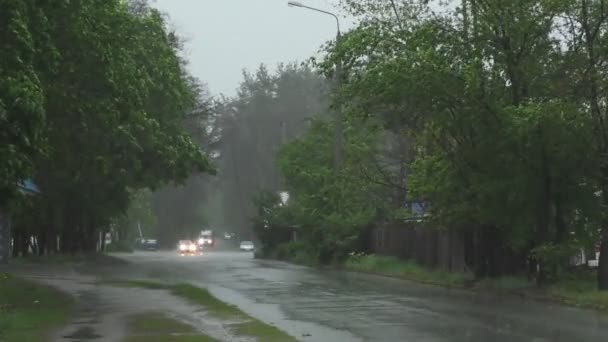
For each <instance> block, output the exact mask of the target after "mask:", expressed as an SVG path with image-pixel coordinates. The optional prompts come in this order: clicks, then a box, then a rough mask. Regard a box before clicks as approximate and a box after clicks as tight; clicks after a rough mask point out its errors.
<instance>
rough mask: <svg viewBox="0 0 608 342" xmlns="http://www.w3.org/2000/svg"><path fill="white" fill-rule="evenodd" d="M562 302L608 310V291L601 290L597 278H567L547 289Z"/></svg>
mask: <svg viewBox="0 0 608 342" xmlns="http://www.w3.org/2000/svg"><path fill="white" fill-rule="evenodd" d="M547 292H548V293H549V294H550V295H551V296H553V297H555V298H557V299H559V300H560V301H561V302H563V303H565V304H568V305H573V306H580V307H586V308H592V309H596V310H602V311H608V292H606V291H599V290H598V289H597V283H596V281H595V279H593V280H591V279H567V280H563V281H560V282H558V283H556V284H554V285H552V286H550V287H549V288H548V289H547Z"/></svg>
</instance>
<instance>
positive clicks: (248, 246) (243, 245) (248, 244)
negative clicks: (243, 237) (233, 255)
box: [239, 241, 255, 252]
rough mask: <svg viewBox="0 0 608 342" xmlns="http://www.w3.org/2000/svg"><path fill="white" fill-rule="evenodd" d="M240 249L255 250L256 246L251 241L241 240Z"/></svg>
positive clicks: (245, 250)
mask: <svg viewBox="0 0 608 342" xmlns="http://www.w3.org/2000/svg"><path fill="white" fill-rule="evenodd" d="M239 249H240V250H241V251H243V252H253V251H254V250H255V246H254V245H253V242H251V241H241V245H240V246H239Z"/></svg>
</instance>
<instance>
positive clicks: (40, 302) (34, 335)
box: [0, 273, 74, 342]
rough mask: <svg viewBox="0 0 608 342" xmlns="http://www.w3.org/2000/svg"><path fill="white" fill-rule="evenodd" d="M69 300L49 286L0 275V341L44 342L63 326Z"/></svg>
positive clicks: (65, 320) (69, 298)
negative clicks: (53, 331)
mask: <svg viewBox="0 0 608 342" xmlns="http://www.w3.org/2000/svg"><path fill="white" fill-rule="evenodd" d="M73 304H74V301H73V299H72V298H71V297H70V296H68V295H66V294H63V293H61V292H59V291H57V290H55V289H52V288H50V287H46V286H42V285H38V284H36V283H32V282H29V281H26V280H23V279H21V278H17V277H13V276H10V275H7V274H4V273H0V341H3V342H13V341H15V342H17V341H45V340H47V338H48V334H49V332H50V331H52V330H53V329H54V328H57V327H59V326H61V325H62V324H64V323H66V322H67V320H68V318H69V317H70V314H71V312H72V306H73Z"/></svg>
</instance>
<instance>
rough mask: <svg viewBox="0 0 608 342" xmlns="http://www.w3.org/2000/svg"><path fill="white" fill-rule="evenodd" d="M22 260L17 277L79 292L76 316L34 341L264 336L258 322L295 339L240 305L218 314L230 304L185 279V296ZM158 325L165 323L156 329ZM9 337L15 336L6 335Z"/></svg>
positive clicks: (73, 310) (284, 338) (70, 292)
mask: <svg viewBox="0 0 608 342" xmlns="http://www.w3.org/2000/svg"><path fill="white" fill-rule="evenodd" d="M19 266H20V267H13V269H14V270H13V272H11V274H12V275H11V277H15V278H19V279H22V280H23V281H25V282H28V283H32V284H40V285H43V286H44V287H45V288H49V289H56V290H58V291H60V292H61V293H65V294H68V295H69V296H70V297H71V298H73V305H72V307H71V308H70V313H71V315H69V316H68V317H71V318H69V319H68V320H67V322H65V324H64V325H63V326H62V327H60V328H57V329H53V332H52V334H50V335H51V336H47V337H45V338H44V339H33V341H61V342H63V341H81V340H88V339H96V340H101V341H125V342H131V341H166V340H167V338H168V337H169V336H170V337H171V339H170V340H171V341H235V342H239V341H243V342H244V341H256V340H260V341H261V340H262V339H260V338H258V337H259V336H258V335H256V334H255V333H249V332H251V331H247V328H250V327H251V326H252V324H253V325H255V328H256V329H257V330H260V331H271V332H272V333H273V336H279V337H278V338H273V339H272V340H273V341H294V339H293V338H291V337H289V336H288V335H286V334H284V333H282V332H280V331H277V330H276V328H274V327H271V326H265V325H264V324H263V323H261V322H259V321H257V320H255V319H252V318H248V317H246V316H244V315H240V313H239V312H237V311H238V309H236V308H231V307H230V309H229V310H231V311H230V312H231V313H232V314H231V315H223V316H222V315H220V316H218V315H217V308H218V306H219V307H223V306H222V305H225V307H223V308H225V309H227V308H229V306H227V305H226V304H224V303H222V302H219V301H218V300H217V299H215V298H207V299H206V300H207V301H208V302H209V303H211V304H212V305H211V306H206V305H205V304H206V303H205V302H201V301H200V300H197V298H198V297H200V293H206V291H205V290H204V289H199V288H195V287H184V286H188V285H179V287H177V289H181V290H182V292H183V290H184V289H186V290H187V293H186V295H185V296H184V295H180V293H179V292H177V293H176V292H175V291H174V290H172V289H171V288H169V287H166V288H165V287H163V286H164V285H162V286H161V285H159V286H157V287H153V286H117V284H116V283H114V284H113V283H108V282H104V281H100V279H99V278H97V277H96V276H93V275H84V274H82V273H79V272H77V271H76V270H75V268H74V267H69V266H66V265H60V264H56V265H53V266H51V267H47V266H48V265H42V264H40V265H36V264H31V263H30V264H28V265H26V266H24V267H21V265H19ZM131 285H132V284H131ZM176 286H177V285H176ZM192 294H194V298H192V297H193V295H192ZM209 303H207V304H209ZM55 309H56V310H59V309H60V308H58V307H57V308H55ZM146 327H148V328H146ZM158 327H164V328H163V329H160V330H155V329H156V328H158ZM0 340H1V339H0ZM5 341H6V342H12V341H13V340H2V342H5ZM14 341H16V340H14ZM264 341H266V340H264Z"/></svg>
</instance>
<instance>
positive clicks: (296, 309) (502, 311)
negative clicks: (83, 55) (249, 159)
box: [121, 251, 608, 342]
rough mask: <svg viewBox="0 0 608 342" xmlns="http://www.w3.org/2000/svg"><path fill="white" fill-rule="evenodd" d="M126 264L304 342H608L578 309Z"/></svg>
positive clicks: (213, 261)
mask: <svg viewBox="0 0 608 342" xmlns="http://www.w3.org/2000/svg"><path fill="white" fill-rule="evenodd" d="M121 257H124V258H126V259H128V260H129V261H131V265H129V266H125V267H124V270H123V271H125V275H129V276H133V277H145V278H157V279H166V280H172V281H188V282H192V283H194V284H196V285H201V286H206V287H208V288H209V289H210V290H211V291H212V292H213V293H214V294H215V295H216V296H218V297H220V298H221V299H222V300H225V301H228V302H230V303H232V304H236V305H238V306H239V307H241V309H243V310H244V311H246V312H248V313H250V314H252V315H254V316H256V317H258V318H260V319H261V320H263V321H266V322H268V323H272V324H275V325H276V326H278V327H279V328H281V329H283V330H285V331H287V332H289V333H290V334H292V335H294V336H296V337H298V338H299V339H301V340H303V341H332V342H338V341H360V340H363V341H415V342H427V341H428V342H431V341H433V342H439V341H446V342H447V341H449V342H464V341H492V342H503V341H504V342H507V341H508V342H516V341H533V342H544V341H547V342H549V341H552V342H553V341H555V342H561V341H568V342H570V341H577V342H585V341H589V342H594V341H598V342H600V341H601V342H605V341H608V315H605V314H601V313H596V312H593V311H586V310H580V309H576V308H568V307H562V306H555V305H549V304H544V303H536V302H524V301H522V300H519V299H517V298H508V299H504V298H503V299H500V298H491V297H489V296H481V295H475V294H472V293H470V292H467V291H460V290H448V289H443V288H436V287H426V286H420V285H417V284H412V283H410V282H405V281H401V280H396V279H390V278H384V277H376V276H370V275H364V274H356V273H349V272H338V271H333V270H331V271H330V270H327V271H319V270H316V269H312V268H307V267H301V266H294V265H289V264H286V263H281V262H275V261H266V260H256V259H253V257H252V254H251V253H239V252H226V251H212V252H209V253H206V254H205V255H203V256H200V257H180V256H178V255H176V254H175V253H171V252H151V253H135V254H132V255H125V256H121ZM309 334H310V336H308V335H309Z"/></svg>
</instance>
